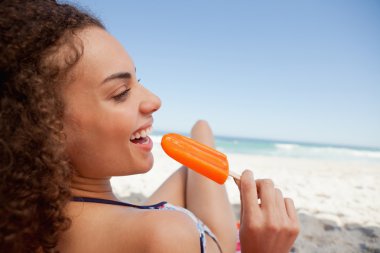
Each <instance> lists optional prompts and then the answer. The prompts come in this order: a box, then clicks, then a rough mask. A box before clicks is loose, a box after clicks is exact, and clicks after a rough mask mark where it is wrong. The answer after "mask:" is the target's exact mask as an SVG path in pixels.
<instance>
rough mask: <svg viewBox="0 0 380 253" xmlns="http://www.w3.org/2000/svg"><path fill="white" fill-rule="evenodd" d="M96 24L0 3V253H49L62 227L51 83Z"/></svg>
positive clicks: (62, 168) (62, 75) (61, 11)
mask: <svg viewBox="0 0 380 253" xmlns="http://www.w3.org/2000/svg"><path fill="white" fill-rule="evenodd" d="M88 26H98V27H101V28H103V26H102V24H101V23H100V22H99V21H98V20H96V19H95V18H93V17H91V16H90V15H88V14H86V13H84V12H83V11H80V10H78V9H77V8H75V7H73V6H70V5H67V4H59V3H57V2H56V1H53V0H28V1H24V0H2V1H0V29H1V30H0V31H1V36H0V55H1V57H0V252H37V251H38V252H55V251H56V250H55V247H56V245H57V242H58V237H59V234H60V233H61V232H63V231H65V230H66V229H68V227H69V226H70V219H69V218H68V217H66V216H65V213H64V207H65V205H66V204H67V203H68V201H69V200H70V197H71V195H70V188H69V187H70V179H71V168H70V165H69V162H68V157H67V155H65V152H64V141H65V138H64V137H65V135H64V133H63V122H62V119H63V110H64V104H63V100H62V98H61V97H60V95H59V94H60V93H59V88H60V86H62V85H63V83H65V82H67V81H68V80H67V77H68V76H69V71H70V70H71V69H72V67H73V66H74V65H75V64H76V63H77V62H78V60H79V58H80V57H81V55H82V53H83V47H82V43H81V41H80V39H79V38H78V37H77V36H75V33H76V32H77V31H79V30H81V29H84V28H86V27H88Z"/></svg>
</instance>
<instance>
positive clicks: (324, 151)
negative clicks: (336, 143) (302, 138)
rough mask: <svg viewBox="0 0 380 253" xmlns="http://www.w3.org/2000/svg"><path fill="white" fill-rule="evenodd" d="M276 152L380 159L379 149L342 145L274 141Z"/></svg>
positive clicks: (296, 154)
mask: <svg viewBox="0 0 380 253" xmlns="http://www.w3.org/2000/svg"><path fill="white" fill-rule="evenodd" d="M274 146H275V148H276V152H278V153H287V154H288V155H295V156H313V157H315V156H317V157H331V158H369V159H380V151H373V150H360V149H353V148H344V147H329V146H326V147H317V146H308V145H299V144H285V143H276V144H275V145H274Z"/></svg>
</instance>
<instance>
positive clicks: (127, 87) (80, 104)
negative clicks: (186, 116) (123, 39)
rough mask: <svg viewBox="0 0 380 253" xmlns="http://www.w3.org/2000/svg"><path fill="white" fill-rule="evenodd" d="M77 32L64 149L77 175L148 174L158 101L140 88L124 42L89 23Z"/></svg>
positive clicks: (65, 90) (66, 88) (67, 88)
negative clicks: (77, 53) (79, 52)
mask: <svg viewBox="0 0 380 253" xmlns="http://www.w3.org/2000/svg"><path fill="white" fill-rule="evenodd" d="M78 36H79V37H80V38H81V40H82V41H83V46H84V53H83V55H82V57H81V59H80V60H79V62H78V64H77V65H76V66H75V68H74V69H73V73H74V76H75V80H74V81H73V82H72V83H69V84H67V85H66V86H64V88H63V98H64V102H65V115H64V128H65V133H66V136H67V151H68V154H69V157H70V160H71V162H72V164H73V166H74V169H75V171H76V172H77V173H79V174H80V175H82V176H84V177H89V178H102V177H110V176H118V175H128V174H137V173H144V172H147V171H148V170H149V169H151V167H152V166H153V156H152V153H151V152H150V151H151V149H152V141H151V140H150V138H149V137H145V136H146V135H147V133H149V132H150V130H151V127H152V124H153V117H152V113H153V112H155V111H156V110H158V109H159V108H160V106H161V101H160V99H159V98H158V97H157V96H155V95H154V94H152V93H151V92H149V91H148V90H147V89H145V88H144V87H143V86H141V85H140V84H139V83H138V81H137V79H136V73H135V66H134V64H133V62H132V60H131V58H130V57H129V55H128V54H127V52H126V51H125V50H124V48H123V47H122V45H121V44H120V43H119V42H118V41H117V40H116V39H115V38H114V37H112V36H111V35H110V34H108V33H107V32H106V31H104V30H102V29H100V28H96V27H90V28H87V29H85V30H83V31H81V32H80V33H79V34H78Z"/></svg>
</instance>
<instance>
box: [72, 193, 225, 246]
mask: <svg viewBox="0 0 380 253" xmlns="http://www.w3.org/2000/svg"><path fill="white" fill-rule="evenodd" d="M72 201H76V202H90V203H99V204H108V205H118V206H127V207H133V208H138V209H151V210H175V211H179V212H182V213H184V214H186V215H187V216H189V217H190V218H191V220H192V221H193V222H194V223H195V225H196V227H197V230H198V232H199V240H200V248H201V253H204V252H206V234H207V235H208V236H210V237H211V239H212V240H213V241H214V242H215V243H216V245H217V246H218V248H219V251H220V252H222V249H221V247H220V244H219V242H218V240H217V239H216V236H215V235H214V234H213V233H212V232H211V230H210V229H209V228H208V227H207V226H206V225H205V224H204V223H203V222H202V221H201V220H200V219H198V218H197V217H196V216H195V215H194V214H193V213H192V212H190V211H189V210H187V209H185V208H182V207H179V206H174V205H171V204H169V203H167V202H165V201H163V202H160V203H158V204H155V205H148V206H140V205H134V204H130V203H125V202H120V201H114V200H108V199H98V198H89V197H73V198H72Z"/></svg>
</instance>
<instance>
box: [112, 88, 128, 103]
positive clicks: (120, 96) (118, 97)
mask: <svg viewBox="0 0 380 253" xmlns="http://www.w3.org/2000/svg"><path fill="white" fill-rule="evenodd" d="M129 90H130V89H126V90H124V91H123V92H120V93H119V94H117V95H116V96H113V97H112V99H113V100H115V101H116V102H118V103H120V102H123V101H124V100H125V99H126V98H127V95H128V92H129Z"/></svg>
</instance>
